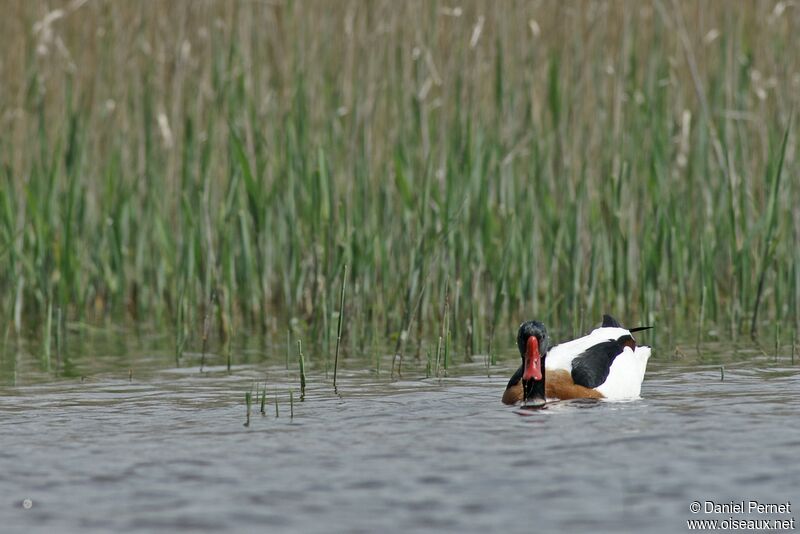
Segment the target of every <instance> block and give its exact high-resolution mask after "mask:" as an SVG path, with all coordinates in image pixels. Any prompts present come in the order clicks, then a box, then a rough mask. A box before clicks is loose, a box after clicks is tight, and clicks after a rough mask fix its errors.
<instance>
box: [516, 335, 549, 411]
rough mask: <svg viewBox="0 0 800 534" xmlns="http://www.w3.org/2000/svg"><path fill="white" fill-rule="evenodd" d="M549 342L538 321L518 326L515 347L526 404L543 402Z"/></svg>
mask: <svg viewBox="0 0 800 534" xmlns="http://www.w3.org/2000/svg"><path fill="white" fill-rule="evenodd" d="M549 344H550V339H549V337H548V336H547V328H545V326H544V325H543V324H542V323H540V322H539V321H528V322H526V323H522V324H521V325H520V326H519V333H517V347H519V353H520V356H522V388H523V391H524V397H523V402H524V403H526V404H533V405H543V404H544V403H545V395H544V357H545V356H546V355H547V349H548V348H549Z"/></svg>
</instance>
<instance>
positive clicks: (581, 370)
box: [572, 315, 625, 388]
mask: <svg viewBox="0 0 800 534" xmlns="http://www.w3.org/2000/svg"><path fill="white" fill-rule="evenodd" d="M606 317H608V315H606ZM603 323H604V325H605V319H604V320H603ZM624 349H625V345H624V344H623V343H621V342H619V341H617V340H613V339H609V340H608V341H603V342H602V343H598V344H597V345H594V346H592V347H589V348H588V349H586V351H584V352H582V353H581V354H580V355H579V356H577V357H576V358H575V359H574V360H572V381H573V382H575V383H576V384H578V385H579V386H583V387H587V388H596V387H597V386H599V385H601V384H602V383H603V382H605V381H606V378H608V372H609V370H610V369H611V364H612V363H614V358H616V357H617V356H619V355H620V354H622V351H623V350H624Z"/></svg>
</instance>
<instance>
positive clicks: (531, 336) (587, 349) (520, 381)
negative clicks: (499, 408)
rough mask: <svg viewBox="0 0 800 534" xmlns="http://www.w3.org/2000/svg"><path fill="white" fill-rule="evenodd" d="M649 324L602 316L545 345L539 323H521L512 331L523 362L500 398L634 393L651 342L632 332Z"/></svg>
mask: <svg viewBox="0 0 800 534" xmlns="http://www.w3.org/2000/svg"><path fill="white" fill-rule="evenodd" d="M649 328H652V327H650V326H643V327H638V328H631V329H626V328H624V327H622V326H621V325H620V324H619V322H618V321H617V320H616V319H614V318H613V317H611V316H610V315H604V316H603V324H602V326H601V327H600V328H596V329H594V330H592V331H591V332H590V333H589V334H588V335H586V336H583V337H580V338H577V339H573V340H572V341H567V342H565V343H561V344H558V345H556V346H554V347H553V348H549V345H550V339H549V337H548V334H547V329H546V328H545V326H544V325H543V324H542V323H540V322H538V321H528V322H526V323H522V324H521V325H520V327H519V332H518V334H517V346H518V347H519V352H520V355H521V356H522V365H521V366H520V368H519V369H517V372H516V373H514V375H513V376H512V377H511V380H509V381H508V386H506V390H505V392H504V393H503V402H504V403H505V404H516V403H518V402H520V401H524V402H525V403H526V404H527V405H534V406H540V405H544V404H545V402H546V400H547V399H562V400H567V399H580V398H589V399H610V400H621V399H635V398H638V397H639V394H640V393H641V388H642V380H643V379H644V373H645V369H646V368H647V360H648V359H649V358H650V347H646V346H643V345H637V343H636V340H635V339H634V337H633V335H632V334H633V333H634V332H639V331H641V330H647V329H649ZM545 378H546V380H545Z"/></svg>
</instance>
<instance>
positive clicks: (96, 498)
mask: <svg viewBox="0 0 800 534" xmlns="http://www.w3.org/2000/svg"><path fill="white" fill-rule="evenodd" d="M702 356H703V357H702V358H699V359H692V361H688V362H687V361H681V360H675V359H672V358H661V359H660V358H659V355H658V354H656V356H654V358H653V360H651V365H650V368H649V372H648V375H647V378H646V381H645V383H644V386H643V389H642V396H643V398H642V399H641V400H637V401H631V402H616V403H612V402H585V401H584V402H580V401H572V402H555V403H552V404H550V405H548V406H547V407H546V409H543V410H539V411H535V412H521V411H520V410H519V409H515V408H509V407H506V406H503V405H502V404H501V403H500V401H499V399H500V395H501V393H502V390H503V388H504V386H505V382H506V379H507V378H506V377H507V376H508V375H509V374H510V372H511V371H512V368H513V366H514V364H515V363H516V361H515V360H513V358H509V359H508V360H507V361H505V364H504V365H503V366H500V367H497V368H492V370H491V377H488V376H487V372H486V368H485V367H484V366H483V365H482V364H481V363H474V364H462V365H460V366H458V367H456V368H451V369H450V374H451V375H453V376H451V377H448V378H444V379H441V380H439V379H425V378H422V376H424V368H423V371H422V373H420V371H419V369H416V370H415V369H411V368H410V369H409V371H408V373H406V375H404V377H403V378H402V379H394V380H392V379H390V378H389V376H388V375H387V374H386V373H385V372H384V373H383V374H381V375H380V376H376V374H375V373H374V372H373V371H355V370H352V369H349V368H346V369H345V371H344V372H343V376H342V377H340V379H339V391H338V394H337V393H335V392H334V391H333V389H332V387H331V385H330V380H327V381H326V380H325V377H324V374H323V373H322V371H321V370H316V371H314V372H312V373H311V374H310V376H309V389H308V391H307V395H306V398H305V400H304V401H303V402H300V400H299V399H298V398H295V402H294V417H293V418H291V417H290V404H289V391H290V390H293V391H294V393H295V395H298V394H299V391H298V385H297V375H296V370H290V371H287V370H286V369H285V367H282V366H280V365H276V364H274V362H273V364H260V363H253V364H246V365H237V366H234V369H233V370H232V373H231V374H228V373H227V372H226V370H225V368H224V367H223V366H220V365H218V364H219V361H214V362H211V363H213V364H214V366H212V367H208V366H207V367H206V369H205V371H204V372H203V373H200V372H199V371H198V367H196V366H192V365H187V366H186V367H182V368H174V367H172V368H170V367H166V368H164V362H163V358H161V359H159V358H154V360H157V361H158V363H159V365H153V366H151V367H149V368H148V366H147V365H144V364H142V363H141V361H139V360H137V365H138V367H137V371H136V373H134V374H133V376H132V377H131V376H129V373H127V372H124V371H122V370H121V369H120V368H117V369H116V370H114V369H113V366H112V368H109V369H110V370H108V371H107V372H97V373H94V374H91V375H89V376H83V375H82V378H81V377H79V376H76V377H73V378H60V379H57V380H53V379H49V380H48V379H44V378H43V377H42V376H41V375H40V374H35V373H26V372H24V369H23V370H22V371H19V370H16V369H18V368H21V367H20V366H17V367H15V370H16V371H15V373H16V374H15V376H14V378H13V380H12V379H11V378H9V376H8V374H6V376H5V380H4V382H3V384H4V385H3V386H0V436H2V437H1V438H0V472H1V473H2V478H0V520H2V523H3V531H4V532H54V531H59V532H92V531H96V532H108V531H119V532H144V531H172V530H184V531H193V532H194V531H197V532H203V531H207V532H218V531H222V530H236V531H252V532H256V531H259V532H264V531H268V532H409V531H422V532H424V531H448V532H498V531H504V532H533V531H544V530H552V531H554V532H581V531H592V532H598V531H600V532H642V531H644V530H645V529H646V530H647V531H663V532H684V531H686V520H687V519H691V518H704V517H716V518H718V519H723V518H725V517H728V516H727V515H726V516H718V517H717V516H703V515H702V514H700V515H693V514H691V513H690V512H689V504H690V503H691V502H692V501H694V500H700V501H704V500H715V501H718V502H728V501H730V500H735V501H739V500H742V499H745V500H749V499H757V500H759V501H762V502H785V501H787V500H793V499H794V500H795V501H797V503H796V505H797V506H800V498H798V497H800V495H799V494H798V492H799V491H800V490H798V481H800V462H798V461H797V451H798V450H800V430H799V429H798V425H797V414H798V409H799V408H800V400H798V395H797V392H798V391H799V390H800V372H798V367H796V366H793V365H791V364H790V362H789V359H788V357H781V358H779V359H778V360H777V361H775V360H773V359H772V358H768V357H764V356H763V355H760V354H759V353H758V352H757V351H753V352H749V353H747V352H746V353H743V354H742V353H739V354H737V355H735V356H734V355H732V353H728V352H727V351H725V350H724V349H722V348H720V347H709V348H708V350H707V351H705V352H703V353H702ZM709 361H713V362H714V363H707V362H709ZM720 363H722V364H724V365H725V379H724V381H721V380H720V369H719V367H720ZM22 367H24V366H22ZM118 367H119V366H118ZM141 368H147V370H146V371H142V370H139V369H141ZM76 374H77V375H81V373H76ZM31 377H35V379H34V378H31ZM264 377H266V379H267V399H268V404H267V406H266V415H263V416H262V415H261V414H259V413H258V411H259V408H260V407H259V405H258V402H257V401H256V402H255V403H254V406H253V415H252V418H251V423H250V426H249V427H244V426H243V423H244V421H245V406H244V393H245V392H246V391H249V390H250V389H252V387H253V383H254V381H256V380H258V381H262V380H263V379H264ZM259 387H260V386H259ZM276 397H277V399H278V407H279V416H278V417H276V414H275V399H276ZM521 413H522V414H524V415H521ZM26 499H27V501H26ZM23 503H24V505H23ZM28 506H29V507H28ZM759 517H772V518H778V519H785V518H788V517H791V516H759Z"/></svg>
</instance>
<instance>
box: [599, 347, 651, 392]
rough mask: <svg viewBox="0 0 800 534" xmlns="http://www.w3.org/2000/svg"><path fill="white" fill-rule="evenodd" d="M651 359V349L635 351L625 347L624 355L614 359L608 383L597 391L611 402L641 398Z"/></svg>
mask: <svg viewBox="0 0 800 534" xmlns="http://www.w3.org/2000/svg"><path fill="white" fill-rule="evenodd" d="M649 358H650V347H645V346H639V347H636V349H635V350H631V349H630V347H625V350H623V351H622V354H620V355H619V356H617V357H616V358H614V362H613V363H612V364H611V369H609V372H608V378H607V379H606V381H605V382H603V383H602V384H600V385H599V386H598V387H596V388H595V389H596V390H597V391H599V392H600V393H602V394H603V396H604V397H605V398H606V399H609V400H622V399H637V398H639V394H640V393H641V391H642V381H643V380H644V372H645V370H646V369H647V360H648V359H649Z"/></svg>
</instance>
